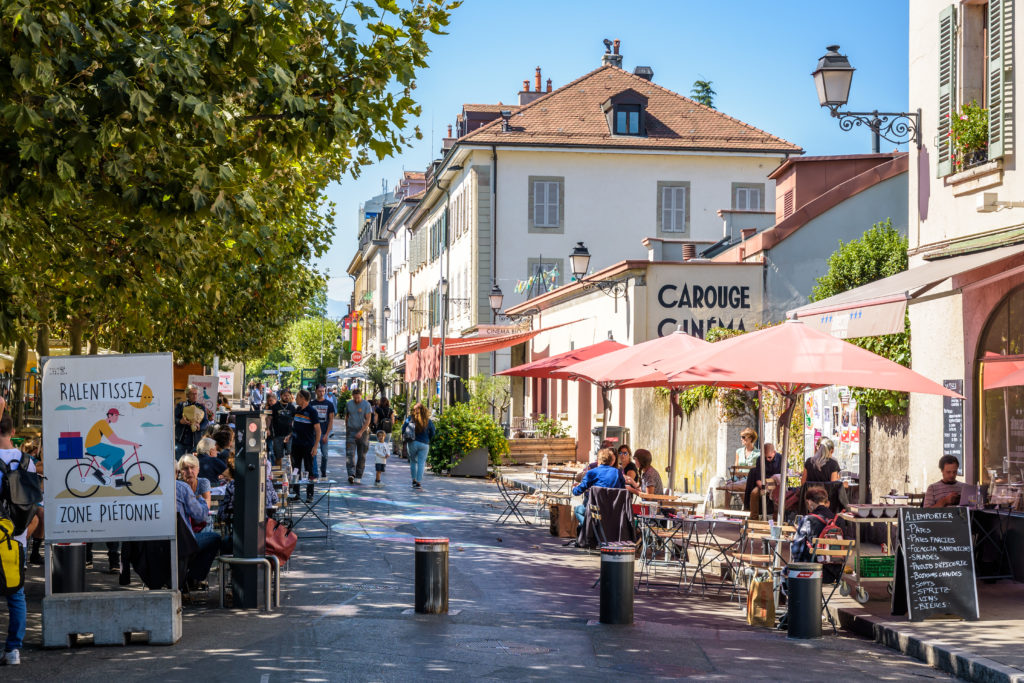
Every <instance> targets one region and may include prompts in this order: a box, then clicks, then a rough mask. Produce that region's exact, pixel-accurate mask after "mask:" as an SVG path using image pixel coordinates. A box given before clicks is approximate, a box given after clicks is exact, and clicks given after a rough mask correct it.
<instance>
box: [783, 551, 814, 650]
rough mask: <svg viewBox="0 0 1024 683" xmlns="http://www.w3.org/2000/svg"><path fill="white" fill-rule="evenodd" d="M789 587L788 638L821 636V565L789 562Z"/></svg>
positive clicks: (787, 569)
mask: <svg viewBox="0 0 1024 683" xmlns="http://www.w3.org/2000/svg"><path fill="white" fill-rule="evenodd" d="M786 580H787V582H788V588H789V616H788V617H787V623H788V635H789V637H790V638H821V565H820V564H817V563H814V562H791V563H790V564H789V566H788V567H786Z"/></svg>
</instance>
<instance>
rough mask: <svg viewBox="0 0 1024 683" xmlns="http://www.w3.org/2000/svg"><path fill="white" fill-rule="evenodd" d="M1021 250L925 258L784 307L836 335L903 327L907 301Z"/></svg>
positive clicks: (1019, 247)
mask: <svg viewBox="0 0 1024 683" xmlns="http://www.w3.org/2000/svg"><path fill="white" fill-rule="evenodd" d="M1022 252H1024V244H1015V245H1012V246H1009V247H1000V248H998V249H989V250H986V251H981V252H977V253H973V254H964V255H962V256H954V257H952V258H947V259H942V260H940V261H930V262H928V263H925V264H923V265H920V266H917V267H915V268H911V269H909V270H905V271H903V272H902V273H897V274H896V275H892V276H890V277H887V278H883V279H881V280H876V281H875V282H871V283H869V284H866V285H864V286H862V287H857V288H855V289H851V290H849V291H846V292H843V293H841V294H836V295H835V296H830V297H829V298H827V299H822V300H821V301H816V302H814V303H812V304H807V305H806V306H801V307H800V308H796V309H793V310H791V311H787V317H789V318H796V319H798V320H800V321H802V322H804V323H806V324H807V325H808V326H810V327H813V328H815V329H817V330H820V331H822V332H826V333H828V334H831V335H832V336H833V337H839V338H841V339H852V338H855V337H872V336H876V335H880V334H894V333H896V332H902V331H903V329H904V316H905V315H906V312H907V303H908V302H909V301H910V300H911V299H914V298H916V297H919V296H921V295H923V294H925V293H926V292H928V291H929V290H931V289H932V288H934V287H935V286H937V285H939V284H940V283H942V282H944V281H945V280H948V279H949V278H951V277H953V276H956V275H959V274H961V273H965V272H967V271H969V270H973V269H975V268H980V267H981V266H985V265H988V264H990V263H994V262H996V261H999V260H1002V259H1004V258H1009V257H1010V256H1015V255H1017V254H1020V253H1022Z"/></svg>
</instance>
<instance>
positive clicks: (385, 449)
mask: <svg viewBox="0 0 1024 683" xmlns="http://www.w3.org/2000/svg"><path fill="white" fill-rule="evenodd" d="M387 438H388V434H387V432H385V431H384V430H383V429H381V430H379V431H378V432H377V442H376V443H372V444H370V448H371V449H372V450H373V457H374V460H375V463H376V464H375V465H374V469H375V470H376V471H377V478H376V479H374V481H373V485H374V486H379V485H380V483H381V482H380V475H381V474H382V473H383V472H384V467H385V466H386V465H387V464H388V456H389V455H391V443H390V442H388V440H387Z"/></svg>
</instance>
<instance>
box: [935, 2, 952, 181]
mask: <svg viewBox="0 0 1024 683" xmlns="http://www.w3.org/2000/svg"><path fill="white" fill-rule="evenodd" d="M956 69H957V64H956V6H955V5H950V6H949V7H947V8H945V9H944V10H942V12H940V13H939V107H938V113H939V122H938V135H937V138H936V142H935V153H936V155H937V156H938V169H937V172H938V177H940V178H942V177H944V176H947V175H949V174H950V173H952V172H953V145H952V142H951V140H950V137H949V127H950V122H951V121H952V118H953V116H955V115H956V111H957V109H956Z"/></svg>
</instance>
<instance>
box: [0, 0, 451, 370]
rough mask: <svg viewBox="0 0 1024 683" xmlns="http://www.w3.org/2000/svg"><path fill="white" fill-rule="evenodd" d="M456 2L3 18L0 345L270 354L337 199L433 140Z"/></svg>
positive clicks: (85, 7) (83, 8)
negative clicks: (421, 141) (418, 88)
mask: <svg viewBox="0 0 1024 683" xmlns="http://www.w3.org/2000/svg"><path fill="white" fill-rule="evenodd" d="M457 5H458V3H455V2H445V1H444V0H409V1H408V2H404V3H400V2H396V0H374V1H373V2H352V3H349V4H347V5H346V6H345V8H339V7H338V6H336V5H335V3H333V2H330V1H327V0H293V1H292V2H289V3H276V2H266V1H263V0H244V1H243V0H220V1H219V2H217V3H195V2H188V1H187V0H186V1H184V2H173V3H172V2H166V1H158V0H136V2H132V3H125V2H118V1H115V0H93V1H91V2H83V3H65V2H62V1H58V0H12V2H8V3H4V5H3V8H2V10H0V34H2V35H3V36H4V38H3V40H2V41H0V93H2V94H0V230H2V231H3V233H4V235H5V239H4V240H2V241H0V282H2V283H4V284H3V287H4V288H5V290H6V291H5V292H3V293H2V296H0V342H8V343H10V342H13V341H15V340H16V339H24V338H26V337H27V336H28V332H29V331H30V330H31V328H32V327H34V326H35V325H38V324H44V325H52V326H54V327H55V328H56V330H57V332H58V334H67V335H68V336H69V337H71V338H72V339H74V338H75V336H76V335H78V336H81V335H82V334H84V335H86V337H88V338H90V339H95V340H98V341H100V342H101V343H103V344H105V345H108V346H111V347H113V348H115V349H118V350H123V351H142V350H146V351H155V350H171V351H174V352H175V353H176V355H178V356H179V357H182V358H184V359H187V360H203V359H205V358H208V357H209V356H210V355H212V354H213V353H220V354H223V355H226V356H232V357H239V358H240V357H246V356H250V357H251V356H252V355H259V354H262V353H265V352H266V351H268V350H270V349H271V348H272V347H273V342H274V340H273V336H274V334H273V333H274V331H275V330H279V329H280V328H281V327H283V326H284V325H287V324H288V323H289V322H290V321H292V320H295V319H296V318H298V317H299V316H301V315H303V314H304V313H305V312H306V311H307V310H308V309H309V308H310V302H311V301H312V300H313V299H314V298H315V297H316V295H317V293H318V292H319V290H320V289H321V287H322V284H323V275H322V274H321V273H319V272H318V271H317V270H316V269H315V268H314V267H313V266H312V262H313V260H314V259H315V258H317V257H318V256H320V255H322V254H323V253H324V251H325V250H326V248H327V246H328V244H329V241H330V239H331V236H332V235H333V223H334V215H333V208H332V207H331V206H330V205H329V204H328V203H327V202H326V200H325V194H324V193H325V190H326V188H327V186H328V185H329V184H330V183H331V182H334V181H337V180H338V179H339V178H340V177H341V176H342V175H344V174H350V175H357V174H358V173H359V171H360V169H362V168H363V167H364V166H365V165H366V164H368V163H371V162H372V161H374V160H376V159H380V158H383V157H385V156H388V155H390V154H394V153H395V152H397V151H399V150H401V149H402V148H403V147H404V146H405V145H406V144H407V142H408V141H409V139H410V138H411V137H419V136H420V133H419V131H418V129H412V130H410V129H409V118H410V117H411V116H414V115H416V114H418V113H419V107H418V106H417V104H416V103H415V101H414V99H413V97H412V92H413V89H414V88H415V75H416V72H417V71H418V70H419V69H422V68H423V67H425V66H426V56H427V54H428V52H429V49H428V45H427V39H428V37H429V36H431V35H437V34H441V33H442V32H443V29H444V27H445V26H446V25H447V22H448V15H449V12H450V10H451V9H453V8H454V7H456V6H457ZM331 340H332V341H333V336H332V337H331Z"/></svg>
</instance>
